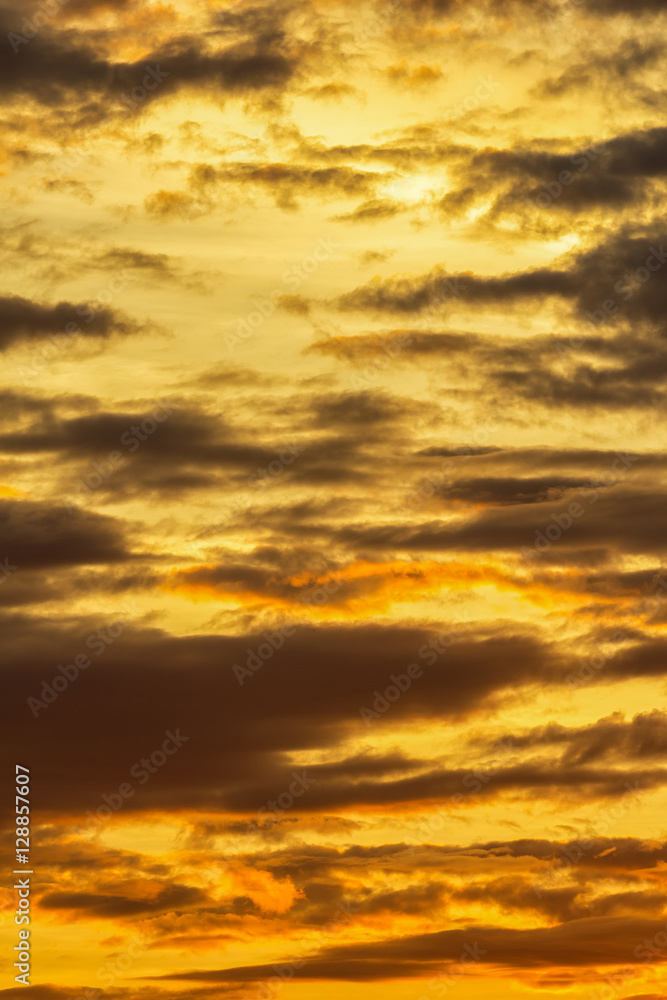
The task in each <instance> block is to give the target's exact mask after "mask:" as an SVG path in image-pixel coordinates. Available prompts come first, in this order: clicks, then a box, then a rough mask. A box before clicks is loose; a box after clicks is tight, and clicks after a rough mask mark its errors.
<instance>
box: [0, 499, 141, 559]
mask: <svg viewBox="0 0 667 1000" xmlns="http://www.w3.org/2000/svg"><path fill="white" fill-rule="evenodd" d="M0 526H1V528H2V536H3V540H4V549H5V551H6V552H7V553H8V557H9V561H10V562H11V563H14V564H16V566H17V572H18V571H20V570H23V569H38V568H40V569H44V568H48V567H56V566H76V565H83V566H85V565H88V566H91V565H100V564H107V563H118V562H123V561H126V560H128V559H130V558H131V554H130V552H129V551H128V549H127V548H126V542H125V539H124V537H123V531H122V528H121V526H120V523H119V522H118V521H116V520H114V519H113V518H111V517H104V516H103V515H101V514H93V513H87V512H84V511H80V510H68V509H67V508H66V507H56V506H53V505H51V504H43V503H37V502H35V501H30V500H4V499H0ZM10 579H11V578H10Z"/></svg>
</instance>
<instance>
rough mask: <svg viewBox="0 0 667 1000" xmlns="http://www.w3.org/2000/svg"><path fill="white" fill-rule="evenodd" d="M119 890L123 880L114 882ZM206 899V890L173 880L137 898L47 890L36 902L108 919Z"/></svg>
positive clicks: (167, 909) (179, 907) (48, 907)
mask: <svg viewBox="0 0 667 1000" xmlns="http://www.w3.org/2000/svg"><path fill="white" fill-rule="evenodd" d="M117 889H118V890H122V884H121V885H118V886H117ZM205 901H206V893H204V892H202V890H201V889H196V888H195V887H194V886H188V885H179V884H178V883H172V884H171V885H165V886H163V887H160V888H159V891H158V892H157V893H155V895H152V896H150V897H147V898H144V899H137V898H134V897H130V896H123V895H121V893H120V891H119V892H116V893H114V894H113V895H103V894H101V893H92V892H47V893H45V894H44V895H43V896H42V897H41V899H40V901H39V905H40V907H42V908H43V909H45V910H71V911H74V912H75V913H77V914H78V915H79V916H80V917H84V918H90V917H92V918H95V919H98V920H108V919H110V918H114V917H135V916H140V915H141V914H144V913H170V912H182V911H183V910H184V909H189V908H191V907H193V906H196V905H201V904H202V903H204V902H205Z"/></svg>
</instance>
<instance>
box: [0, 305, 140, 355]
mask: <svg viewBox="0 0 667 1000" xmlns="http://www.w3.org/2000/svg"><path fill="white" fill-rule="evenodd" d="M138 329H139V328H138V326H137V324H136V323H134V322H132V321H131V320H129V319H127V318H126V317H124V316H121V315H120V314H119V313H117V312H114V311H113V310H111V309H108V308H105V307H100V306H95V307H93V306H89V305H87V304H86V303H82V304H80V305H74V304H73V303H71V302H59V303H58V304H57V305H45V304H42V303H38V302H33V301H31V300H29V299H24V298H21V297H20V296H18V295H5V296H2V297H0V350H6V349H7V348H8V347H12V346H13V345H15V344H20V343H31V342H34V341H40V340H47V339H49V340H51V339H52V340H53V343H54V346H55V347H59V346H60V345H61V344H64V343H68V342H69V341H70V338H71V337H72V336H73V335H76V336H77V337H78V336H83V337H85V338H91V339H93V340H108V339H109V338H110V337H111V336H112V335H113V334H114V333H118V334H129V333H133V332H136V331H137V330H138Z"/></svg>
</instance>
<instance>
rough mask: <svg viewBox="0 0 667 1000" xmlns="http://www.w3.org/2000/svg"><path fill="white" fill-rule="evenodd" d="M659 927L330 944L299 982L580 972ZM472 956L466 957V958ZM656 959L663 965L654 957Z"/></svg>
mask: <svg viewBox="0 0 667 1000" xmlns="http://www.w3.org/2000/svg"><path fill="white" fill-rule="evenodd" d="M663 930H664V921H658V920H650V919H642V918H640V917H634V918H632V917H597V918H584V919H581V920H572V921H570V922H568V923H566V924H561V925H557V926H554V927H537V928H532V929H528V930H514V929H509V928H500V927H474V928H473V927H471V928H467V929H461V930H448V931H439V932H436V933H432V934H419V935H413V936H407V937H402V938H393V939H389V940H384V941H380V942H367V943H363V944H350V945H333V946H329V947H324V948H322V949H321V951H320V952H319V954H318V955H316V956H314V957H313V958H309V959H308V960H307V962H306V965H305V966H304V968H303V969H302V970H301V971H300V975H301V977H302V978H304V979H311V980H320V979H334V980H338V981H341V980H342V981H345V980H347V981H352V982H363V981H369V982H372V981H379V980H388V979H399V978H412V977H415V978H420V977H424V976H433V975H435V974H436V972H437V971H439V970H440V969H441V968H442V962H443V961H452V962H456V961H460V959H461V955H466V954H467V955H468V961H469V962H470V963H471V964H472V962H473V961H474V960H476V961H478V962H481V963H483V964H485V963H487V962H488V963H493V965H495V966H505V967H507V968H510V969H517V970H519V969H531V968H533V969H539V968H546V967H556V968H557V967H584V968H585V967H586V966H592V967H594V966H613V965H622V964H624V963H625V964H633V963H634V962H635V961H636V959H635V956H634V947H635V944H636V942H641V941H642V940H643V939H651V938H652V937H653V936H654V935H655V934H657V933H658V932H660V931H663ZM471 952H472V955H471ZM655 961H660V962H662V961H665V958H664V956H663V955H657V956H656V957H655ZM272 974H273V973H272V971H271V966H268V965H267V966H262V965H257V966H245V967H242V968H231V969H220V970H215V971H197V970H194V971H192V972H185V973H174V974H171V975H168V976H162V977H159V978H162V979H179V980H186V981H188V980H189V981H195V982H196V981H204V982H206V981H208V982H235V981H239V980H242V981H243V980H253V979H263V978H265V977H269V976H270V975H272Z"/></svg>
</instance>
